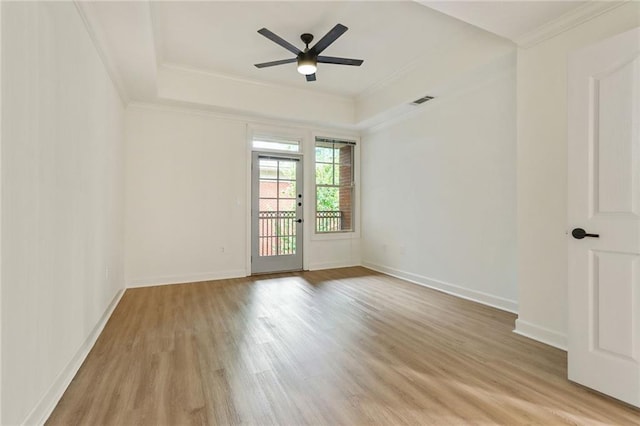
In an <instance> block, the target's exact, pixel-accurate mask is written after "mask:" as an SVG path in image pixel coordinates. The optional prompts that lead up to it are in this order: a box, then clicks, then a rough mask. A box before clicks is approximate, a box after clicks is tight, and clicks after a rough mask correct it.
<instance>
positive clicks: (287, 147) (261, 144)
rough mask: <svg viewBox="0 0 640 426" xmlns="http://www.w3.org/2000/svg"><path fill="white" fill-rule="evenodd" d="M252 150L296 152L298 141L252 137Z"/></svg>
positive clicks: (298, 147)
mask: <svg viewBox="0 0 640 426" xmlns="http://www.w3.org/2000/svg"><path fill="white" fill-rule="evenodd" d="M253 149H254V150H269V151H286V152H298V151H300V141H298V140H295V139H284V138H273V137H264V136H254V137H253Z"/></svg>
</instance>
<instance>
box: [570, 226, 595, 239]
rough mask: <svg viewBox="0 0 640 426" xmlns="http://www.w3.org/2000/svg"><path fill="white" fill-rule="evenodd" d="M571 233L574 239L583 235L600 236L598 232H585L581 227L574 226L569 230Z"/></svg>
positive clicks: (581, 237)
mask: <svg viewBox="0 0 640 426" xmlns="http://www.w3.org/2000/svg"><path fill="white" fill-rule="evenodd" d="M571 235H572V236H573V238H575V239H576V240H581V239H583V238H584V237H592V238H600V234H587V231H585V230H584V229H582V228H575V229H574V230H573V231H571Z"/></svg>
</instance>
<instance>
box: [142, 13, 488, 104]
mask: <svg viewBox="0 0 640 426" xmlns="http://www.w3.org/2000/svg"><path fill="white" fill-rule="evenodd" d="M152 8H153V12H154V13H153V14H152V16H153V17H154V18H155V19H157V26H156V32H159V33H160V34H158V37H156V38H157V39H161V40H162V47H161V52H160V54H161V55H162V58H163V61H165V62H167V63H172V64H178V65H181V66H187V67H190V68H196V69H200V70H206V71H209V72H214V73H220V74H224V75H230V76H236V77H242V78H247V79H251V80H261V81H265V82H270V83H277V84H284V85H289V86H298V87H304V88H309V87H312V88H317V89H321V90H323V91H327V92H332V93H337V94H341V95H347V96H353V95H357V94H358V93H360V92H362V91H363V90H365V89H367V88H368V87H370V86H372V85H373V84H375V83H377V82H378V81H380V80H382V79H385V78H387V77H388V76H390V75H392V74H394V73H395V72H397V71H398V69H402V68H404V67H406V66H408V65H409V64H411V63H413V62H415V61H416V60H427V59H428V60H432V61H437V60H438V54H441V53H440V52H441V46H442V45H446V44H447V43H448V41H449V40H451V39H455V38H459V37H478V36H480V35H481V33H482V32H481V31H478V30H477V29H476V28H474V27H472V26H471V25H469V24H466V23H464V22H461V21H459V20H456V19H451V18H449V17H447V16H444V15H442V14H441V13H438V12H435V11H433V10H431V9H429V8H425V7H423V6H421V5H420V4H418V3H415V2H412V1H402V2H399V1H394V2H364V1H358V2H329V1H323V2H306V1H305V2H294V1H288V2H270V1H269V2H244V1H239V2H219V1H215V2H195V3H186V2H158V3H154V4H152ZM337 23H341V24H343V25H346V26H347V27H349V30H348V31H347V32H346V33H345V34H344V35H342V37H340V38H339V39H338V40H336V42H335V43H334V44H332V45H331V46H330V47H329V48H327V50H325V51H324V52H323V54H324V55H327V56H340V57H350V58H356V59H364V64H363V65H362V66H361V67H351V66H341V65H331V64H319V68H318V72H317V79H318V80H317V81H316V82H307V81H306V80H305V78H304V77H303V76H302V75H300V74H298V73H297V71H296V65H295V64H285V65H280V66H276V67H270V68H263V69H258V68H256V67H255V66H254V65H253V64H255V63H260V62H268V61H273V60H279V59H287V58H292V57H293V56H294V55H293V54H291V53H290V52H288V51H287V50H285V49H284V48H282V47H280V46H278V45H277V44H275V43H273V42H272V41H270V40H268V39H267V38H265V37H263V36H262V35H260V34H258V33H257V30H259V29H260V28H262V27H266V28H268V29H269V30H271V31H273V32H274V33H276V34H277V35H279V36H280V37H282V38H284V39H285V40H287V41H289V42H290V43H292V44H294V45H296V46H297V47H299V48H301V49H302V48H304V44H303V43H302V41H301V40H300V34H302V33H304V32H309V33H312V34H313V35H314V36H315V40H314V42H315V41H317V40H319V39H320V38H321V37H322V36H323V35H324V34H325V33H326V32H328V31H329V30H330V29H331V28H332V27H333V26H334V25H335V24H337ZM314 42H312V45H313V43H314Z"/></svg>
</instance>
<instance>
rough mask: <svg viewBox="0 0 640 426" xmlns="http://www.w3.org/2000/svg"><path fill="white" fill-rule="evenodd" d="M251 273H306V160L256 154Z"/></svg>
mask: <svg viewBox="0 0 640 426" xmlns="http://www.w3.org/2000/svg"><path fill="white" fill-rule="evenodd" d="M252 160H253V161H252V172H251V175H252V177H251V179H252V185H251V188H252V191H251V199H252V202H251V212H252V214H251V273H253V274H256V273H266V272H279V271H295V270H301V269H302V202H303V196H302V195H303V194H302V157H301V156H299V155H295V154H271V153H260V152H254V153H253V158H252Z"/></svg>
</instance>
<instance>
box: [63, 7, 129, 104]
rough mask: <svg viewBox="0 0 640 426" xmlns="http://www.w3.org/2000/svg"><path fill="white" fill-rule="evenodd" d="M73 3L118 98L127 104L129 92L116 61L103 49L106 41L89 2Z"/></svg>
mask: <svg viewBox="0 0 640 426" xmlns="http://www.w3.org/2000/svg"><path fill="white" fill-rule="evenodd" d="M73 4H74V5H75V6H76V10H77V11H78V14H79V15H80V18H81V19H82V22H83V23H84V26H85V28H86V30H87V33H88V34H89V37H90V38H91V41H92V42H93V46H94V47H95V49H96V51H97V53H98V56H99V57H100V60H101V61H102V63H103V65H104V67H105V70H106V71H107V74H108V75H109V78H110V79H111V81H112V82H113V85H114V86H115V88H116V91H117V92H118V95H119V96H120V100H121V101H122V103H123V104H124V105H127V104H128V103H129V101H130V100H131V97H130V96H129V93H128V92H127V90H126V87H125V84H124V81H123V80H122V77H121V75H120V71H119V69H118V67H117V66H116V61H115V60H114V59H113V57H112V56H111V55H110V54H109V53H108V52H109V50H108V49H105V48H104V46H106V42H105V40H104V36H102V35H101V32H100V30H99V28H100V27H99V25H98V24H97V22H96V18H95V17H94V14H93V11H92V9H91V7H92V6H91V2H88V1H82V0H73Z"/></svg>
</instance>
